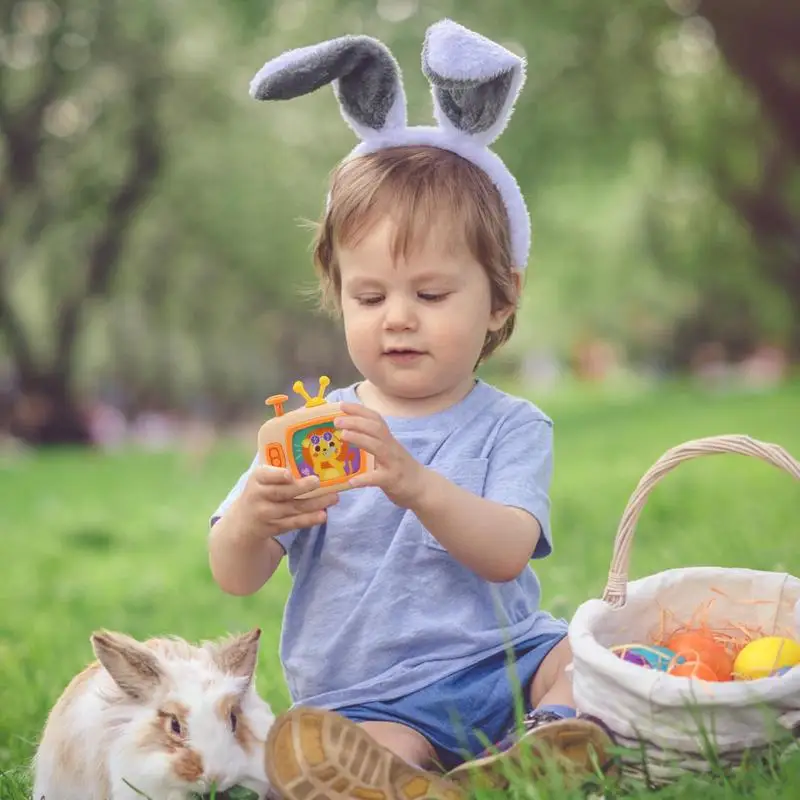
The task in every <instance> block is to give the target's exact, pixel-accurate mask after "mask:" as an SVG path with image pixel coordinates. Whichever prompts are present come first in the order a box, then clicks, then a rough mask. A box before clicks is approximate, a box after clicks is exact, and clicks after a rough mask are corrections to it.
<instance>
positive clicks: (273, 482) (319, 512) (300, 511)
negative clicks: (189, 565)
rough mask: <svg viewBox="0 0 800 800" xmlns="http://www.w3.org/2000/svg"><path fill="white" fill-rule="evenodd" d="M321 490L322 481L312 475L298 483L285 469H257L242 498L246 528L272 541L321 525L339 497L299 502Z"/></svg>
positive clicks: (261, 467) (242, 515)
mask: <svg viewBox="0 0 800 800" xmlns="http://www.w3.org/2000/svg"><path fill="white" fill-rule="evenodd" d="M318 486H319V478H318V477H317V476H316V475H309V476H308V477H305V478H300V479H299V480H297V479H295V478H294V477H293V476H292V474H291V473H290V472H289V471H288V470H285V469H278V468H276V467H271V466H267V465H260V466H257V467H256V468H255V469H253V471H252V472H251V473H250V476H249V477H248V479H247V483H246V484H245V487H244V489H243V491H242V494H241V496H240V497H239V513H240V514H241V517H240V519H241V521H242V522H243V523H244V524H243V528H244V529H245V530H247V531H252V532H253V533H255V534H256V535H257V536H259V537H264V538H271V537H273V536H277V535H279V534H281V533H287V532H288V531H293V530H297V529H298V528H310V527H311V526H312V525H321V524H322V523H323V522H325V519H326V517H327V515H326V513H325V509H326V508H328V507H329V506H331V505H333V504H334V503H336V502H337V500H338V495H337V494H336V493H333V492H332V493H330V494H325V495H322V496H320V497H311V498H307V499H304V500H298V499H297V497H298V495H301V494H305V493H306V492H310V491H311V490H312V489H316V488H317V487H318Z"/></svg>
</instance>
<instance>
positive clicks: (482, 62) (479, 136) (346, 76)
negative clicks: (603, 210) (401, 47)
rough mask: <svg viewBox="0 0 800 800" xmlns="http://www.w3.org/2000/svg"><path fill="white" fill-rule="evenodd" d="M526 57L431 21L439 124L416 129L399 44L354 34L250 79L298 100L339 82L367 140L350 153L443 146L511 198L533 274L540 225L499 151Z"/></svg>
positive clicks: (254, 91) (520, 257)
mask: <svg viewBox="0 0 800 800" xmlns="http://www.w3.org/2000/svg"><path fill="white" fill-rule="evenodd" d="M525 66H526V65H525V60H524V59H523V58H521V57H519V56H517V55H515V54H514V53H512V52H510V51H509V50H507V49H506V48H505V47H503V46H501V45H500V44H498V43H496V42H493V41H492V40H490V39H487V38H486V37H484V36H481V35H480V34H478V33H475V32H473V31H471V30H469V29H468V28H465V27H464V26H463V25H459V24H458V23H456V22H453V21H452V20H450V19H443V20H440V21H439V22H437V23H435V24H433V25H431V26H430V27H429V28H428V30H427V31H426V34H425V41H424V44H423V48H422V72H423V74H424V75H425V77H426V78H427V80H428V82H429V83H430V86H431V95H432V102H433V114H434V118H435V120H436V123H437V124H436V125H408V124H407V107H406V97H405V90H404V87H403V79H402V73H401V70H400V67H399V65H398V63H397V61H396V60H395V58H394V56H393V55H392V53H391V51H390V50H389V48H388V47H387V46H386V45H385V44H384V43H383V42H381V41H380V40H378V39H375V38H373V37H371V36H366V35H346V36H340V37H337V38H334V39H329V40H327V41H324V42H320V43H318V44H313V45H309V46H306V47H300V48H296V49H293V50H288V51H286V52H284V53H282V54H281V55H279V56H277V57H276V58H274V59H272V60H270V61H267V63H266V64H265V65H264V66H263V67H262V68H261V69H260V70H259V71H258V73H256V75H255V76H254V77H253V79H252V81H251V82H250V96H251V97H253V98H254V99H256V100H291V99H292V98H295V97H299V96H300V95H304V94H309V93H310V92H313V91H316V90H317V89H319V88H321V87H322V86H325V85H327V84H331V85H332V87H333V92H334V95H335V97H336V99H337V101H338V104H339V110H340V112H341V114H342V117H343V118H344V120H345V122H346V123H347V124H348V125H349V126H350V127H351V128H352V130H353V131H354V132H355V134H356V136H358V138H359V139H360V142H359V143H358V144H357V145H356V146H355V147H354V148H353V149H352V150H351V152H350V153H349V154H348V155H347V156H346V157H345V160H348V159H350V158H355V157H357V156H360V155H364V154H366V153H370V152H374V151H376V150H380V149H384V148H389V147H397V146H409V145H427V146H430V147H440V148H442V149H445V150H449V151H451V152H454V153H456V154H458V155H460V156H462V157H463V158H465V159H467V160H468V161H471V162H472V163H473V164H475V165H476V166H477V167H479V168H480V169H482V170H483V171H484V172H485V173H486V174H487V175H488V176H489V178H490V179H491V180H492V182H493V183H494V185H495V186H496V187H497V189H498V191H499V193H500V196H501V197H502V199H503V203H504V204H505V208H506V212H507V214H508V222H509V228H510V234H511V249H512V257H513V260H514V266H515V268H516V269H518V270H519V271H524V269H525V267H526V265H527V261H528V253H529V250H530V244H531V224H530V216H529V214H528V209H527V207H526V205H525V200H524V198H523V196H522V192H521V191H520V188H519V185H518V184H517V181H516V179H515V178H514V176H513V175H512V174H511V172H510V171H509V169H508V168H507V167H506V165H505V164H504V163H503V161H502V159H501V158H500V157H499V156H498V155H497V154H496V153H495V152H493V151H492V150H490V149H489V145H490V144H492V143H493V142H494V141H495V140H496V139H497V138H498V137H499V136H500V134H501V133H502V132H503V130H504V129H505V127H506V125H507V123H508V120H509V119H510V117H511V115H512V113H513V106H514V103H515V101H516V99H517V97H518V95H519V93H520V90H521V89H522V86H523V84H524V82H525Z"/></svg>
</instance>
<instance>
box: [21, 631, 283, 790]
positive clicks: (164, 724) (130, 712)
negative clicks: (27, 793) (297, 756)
mask: <svg viewBox="0 0 800 800" xmlns="http://www.w3.org/2000/svg"><path fill="white" fill-rule="evenodd" d="M260 635H261V631H260V629H258V628H256V629H254V630H252V631H250V632H249V633H245V634H242V635H239V636H233V637H228V638H226V639H223V640H219V641H217V642H204V643H202V644H201V645H193V644H190V643H188V642H186V641H185V640H183V639H181V638H179V637H160V638H152V639H149V640H147V641H145V642H140V641H137V640H136V639H134V638H132V637H130V636H128V635H126V634H123V633H117V632H113V631H105V630H101V631H97V632H95V633H94V634H92V636H91V644H92V648H93V650H94V654H95V655H96V657H97V660H96V661H95V662H93V663H92V664H90V665H89V666H88V667H86V668H85V669H84V670H82V671H81V672H80V673H79V674H78V675H76V676H75V677H74V678H73V679H72V681H71V682H70V683H69V685H68V686H67V687H66V689H64V691H63V693H62V694H61V696H60V697H59V699H58V700H57V702H56V704H55V705H54V706H53V708H52V710H51V711H50V713H49V715H48V717H47V720H46V723H45V726H44V730H43V731H42V735H41V738H40V741H39V744H38V747H37V750H36V753H35V755H34V757H33V772H34V776H33V777H34V787H33V798H32V800H139V798H141V797H143V796H144V797H148V798H150V800H184V798H187V797H188V796H190V795H191V794H195V793H196V794H203V793H208V792H209V791H210V789H211V786H212V784H215V785H216V790H217V792H218V796H219V793H220V792H223V791H225V790H226V789H229V788H231V787H232V786H235V785H239V786H243V787H246V788H248V789H250V790H252V791H254V792H256V793H257V794H258V796H259V798H266V797H270V796H272V793H271V789H270V785H269V780H268V778H267V776H266V772H265V768H264V764H263V762H264V742H265V740H266V737H267V733H268V731H269V729H270V727H271V726H272V724H273V722H274V719H275V718H274V715H273V713H272V709H271V708H270V706H269V704H268V703H266V702H265V701H264V700H263V699H262V698H261V697H260V696H259V695H258V693H257V691H256V688H255V681H254V679H253V675H254V672H255V668H256V662H257V659H258V645H259V638H260Z"/></svg>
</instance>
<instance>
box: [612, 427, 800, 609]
mask: <svg viewBox="0 0 800 800" xmlns="http://www.w3.org/2000/svg"><path fill="white" fill-rule="evenodd" d="M720 453H739V454H741V455H746V456H755V457H756V458H760V459H761V460H762V461H766V462H767V463H768V464H772V465H773V466H775V467H779V468H780V469H783V470H785V471H786V472H788V473H789V475H791V476H792V477H793V478H795V479H796V480H800V462H798V461H797V460H796V459H795V458H793V457H792V456H791V455H790V454H789V453H787V452H786V450H784V449H783V448H782V447H779V446H778V445H776V444H769V443H767V442H760V441H758V440H757V439H751V438H750V437H749V436H744V435H738V434H736V435H729V436H709V437H707V438H704V439H694V440H692V441H688V442H684V443H683V444H680V445H678V446H677V447H673V448H671V449H670V450H667V451H666V452H665V453H664V455H662V456H661V458H659V459H658V461H656V463H655V464H653V466H652V467H650V469H649V470H648V471H647V472H646V473H645V474H644V476H643V477H642V479H641V480H640V481H639V484H638V486H637V487H636V489H635V491H634V492H633V494H632V495H631V497H630V500H629V501H628V505H627V506H626V507H625V511H624V513H623V514H622V519H621V520H620V523H619V527H618V528H617V535H616V538H615V540H614V554H613V557H612V559H611V569H610V570H609V572H608V582H607V583H606V588H605V591H604V592H603V600H605V601H606V602H607V603H609V604H610V605H612V606H616V607H619V606H623V605H625V599H626V596H627V587H628V567H629V563H630V554H631V553H630V551H631V547H632V546H633V534H634V531H635V530H636V523H637V521H638V519H639V515H640V514H641V513H642V509H643V508H644V504H645V501H646V500H647V496H648V495H649V494H650V492H651V491H652V490H653V489H654V488H655V485H656V484H657V483H658V482H659V481H660V480H661V479H662V478H663V477H664V476H665V475H666V474H667V473H668V472H671V471H672V470H673V469H675V467H677V466H678V464H680V463H681V462H682V461H689V460H690V459H692V458H698V457H699V456H708V455H718V454H720Z"/></svg>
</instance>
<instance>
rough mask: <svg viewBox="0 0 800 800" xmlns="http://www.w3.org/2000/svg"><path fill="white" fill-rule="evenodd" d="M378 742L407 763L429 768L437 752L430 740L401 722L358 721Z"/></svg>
mask: <svg viewBox="0 0 800 800" xmlns="http://www.w3.org/2000/svg"><path fill="white" fill-rule="evenodd" d="M358 724H359V725H360V726H361V727H362V728H363V729H364V730H365V731H366V732H367V733H368V734H369V735H370V736H371V737H372V738H373V739H374V740H375V741H376V742H377V743H378V744H380V745H383V747H385V748H386V749H387V750H391V751H392V752H393V753H394V754H395V755H397V756H400V758H402V759H403V761H405V762H406V763H407V764H411V766H412V767H419V768H420V769H429V768H430V767H431V765H432V764H433V761H434V758H435V757H436V754H435V752H434V750H433V747H431V744H430V742H429V741H428V740H427V739H426V738H425V737H424V736H423V735H422V734H421V733H419V732H417V731H415V730H414V729H413V728H409V727H408V726H406V725H401V724H400V723H399V722H383V721H381V722H360V723H358Z"/></svg>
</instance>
